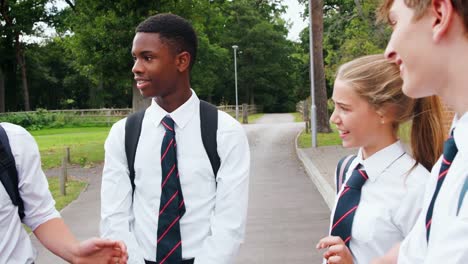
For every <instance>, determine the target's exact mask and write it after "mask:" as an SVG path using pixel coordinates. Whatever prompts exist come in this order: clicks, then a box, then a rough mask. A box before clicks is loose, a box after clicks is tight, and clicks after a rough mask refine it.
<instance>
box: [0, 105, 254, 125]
mask: <svg viewBox="0 0 468 264" xmlns="http://www.w3.org/2000/svg"><path fill="white" fill-rule="evenodd" d="M218 109H219V110H221V111H224V112H227V113H228V114H230V115H232V116H235V112H236V106H235V105H221V106H218ZM244 109H245V110H246V111H247V113H248V114H249V115H251V114H255V113H259V112H261V109H262V108H261V107H259V106H257V105H246V104H244V105H239V116H242V114H243V112H244ZM132 112H133V110H132V108H101V109H67V110H38V111H25V112H6V113H0V119H1V117H2V116H6V115H28V114H41V113H43V114H56V115H57V116H62V118H63V119H64V120H65V121H66V122H67V121H71V120H79V121H81V122H85V123H89V124H107V125H112V124H113V123H114V122H116V121H118V120H119V119H122V118H124V117H126V116H128V115H130V114H131V113H132Z"/></svg>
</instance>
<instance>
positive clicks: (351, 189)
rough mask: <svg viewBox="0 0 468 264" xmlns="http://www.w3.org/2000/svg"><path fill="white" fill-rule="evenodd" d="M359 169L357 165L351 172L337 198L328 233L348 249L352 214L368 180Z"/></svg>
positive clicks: (365, 174) (364, 173)
mask: <svg viewBox="0 0 468 264" xmlns="http://www.w3.org/2000/svg"><path fill="white" fill-rule="evenodd" d="M360 167H361V166H360V165H358V166H357V167H356V168H355V169H354V170H353V173H352V174H351V177H350V178H349V180H348V181H347V182H346V184H345V186H344V188H343V191H342V192H341V194H340V197H339V198H338V204H337V205H336V209H335V214H334V216H333V225H332V228H331V231H330V233H331V235H332V236H339V237H341V239H343V241H344V242H345V244H346V246H348V247H349V241H350V240H351V229H352V227H353V219H354V214H355V212H356V209H357V208H358V205H359V201H360V200H361V189H362V186H363V185H364V183H365V182H366V181H367V179H368V178H369V177H368V176H367V173H366V172H365V171H364V170H362V169H360Z"/></svg>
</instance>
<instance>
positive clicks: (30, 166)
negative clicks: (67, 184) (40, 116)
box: [8, 125, 60, 231]
mask: <svg viewBox="0 0 468 264" xmlns="http://www.w3.org/2000/svg"><path fill="white" fill-rule="evenodd" d="M10 126H12V125H10ZM10 131H11V130H10ZM13 131H14V132H13V133H11V132H10V133H9V134H8V139H9V141H10V147H11V150H12V153H13V155H14V158H15V163H16V169H17V171H18V187H19V192H20V196H21V198H22V199H23V203H24V213H25V217H24V218H23V223H24V224H26V225H27V226H29V227H30V228H31V230H33V231H34V230H35V229H36V228H37V227H38V226H40V225H41V224H43V223H45V222H47V221H49V220H51V219H53V218H57V217H60V214H59V213H58V212H57V210H56V209H55V200H54V199H53V198H52V194H51V193H50V191H49V183H48V182H47V178H46V176H45V174H44V172H43V171H42V168H41V156H40V154H39V148H38V147H37V144H36V141H35V140H34V138H33V137H32V136H31V134H29V133H28V132H27V131H26V130H25V129H24V128H22V127H20V126H16V125H14V130H13Z"/></svg>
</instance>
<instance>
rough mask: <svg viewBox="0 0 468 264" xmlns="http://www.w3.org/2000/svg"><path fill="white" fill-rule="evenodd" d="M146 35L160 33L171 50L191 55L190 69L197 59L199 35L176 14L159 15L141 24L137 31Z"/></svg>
mask: <svg viewBox="0 0 468 264" xmlns="http://www.w3.org/2000/svg"><path fill="white" fill-rule="evenodd" d="M135 32H136V33H138V32H144V33H158V34H159V37H160V38H161V39H162V41H165V42H167V43H169V48H171V49H173V50H174V51H175V52H176V53H180V52H183V51H187V52H188V53H190V57H191V59H190V69H191V68H192V66H193V64H194V63H195V58H196V57H197V46H198V41H197V34H196V33H195V30H194V29H193V27H192V25H191V24H190V23H189V22H188V21H187V20H185V19H184V18H182V17H180V16H177V15H174V14H157V15H154V16H151V17H149V18H147V19H145V21H143V22H141V23H140V24H139V25H138V26H137V28H136V30H135Z"/></svg>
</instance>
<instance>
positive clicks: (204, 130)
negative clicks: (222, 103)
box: [125, 100, 221, 193]
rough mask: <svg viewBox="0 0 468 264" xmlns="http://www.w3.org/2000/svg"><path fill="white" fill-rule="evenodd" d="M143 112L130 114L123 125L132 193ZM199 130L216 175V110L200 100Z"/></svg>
mask: <svg viewBox="0 0 468 264" xmlns="http://www.w3.org/2000/svg"><path fill="white" fill-rule="evenodd" d="M145 111H146V109H145V110H142V111H139V112H136V113H134V114H131V115H130V116H129V117H128V118H127V121H126V123H125V154H126V155H127V164H128V169H129V172H130V173H129V177H130V183H131V184H132V193H134V192H135V167H134V165H135V154H136V149H137V146H138V140H139V138H140V134H141V125H142V123H143V117H144V116H145ZM200 129H201V136H202V141H203V146H204V147H205V151H206V153H207V154H208V158H209V160H210V163H211V168H212V169H213V174H214V175H215V179H216V175H217V174H218V170H219V167H220V166H221V159H220V158H219V155H218V151H217V148H218V143H217V141H216V132H217V130H218V108H216V106H214V105H212V104H210V103H207V102H205V101H203V100H200Z"/></svg>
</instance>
